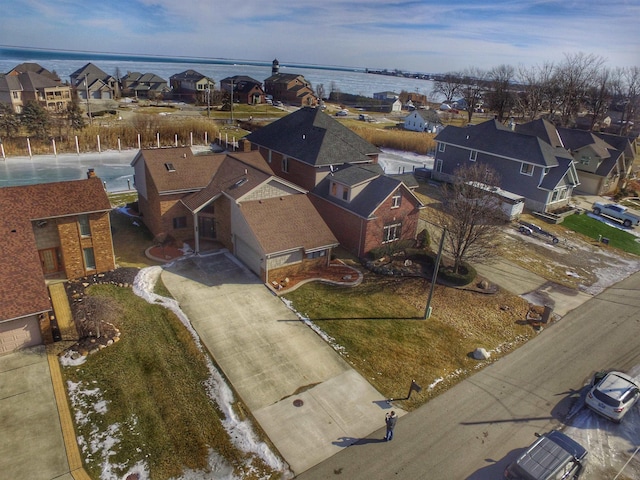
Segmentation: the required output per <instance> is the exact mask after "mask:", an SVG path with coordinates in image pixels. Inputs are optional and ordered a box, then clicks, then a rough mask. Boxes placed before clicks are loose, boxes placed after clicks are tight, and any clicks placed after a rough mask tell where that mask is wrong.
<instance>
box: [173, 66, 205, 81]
mask: <svg viewBox="0 0 640 480" xmlns="http://www.w3.org/2000/svg"><path fill="white" fill-rule="evenodd" d="M203 78H207V77H206V76H205V75H203V74H201V73H200V72H196V71H195V70H192V69H189V70H185V71H184V72H180V73H176V74H175V75H171V77H170V80H181V81H186V80H189V81H192V82H199V81H200V80H202V79H203Z"/></svg>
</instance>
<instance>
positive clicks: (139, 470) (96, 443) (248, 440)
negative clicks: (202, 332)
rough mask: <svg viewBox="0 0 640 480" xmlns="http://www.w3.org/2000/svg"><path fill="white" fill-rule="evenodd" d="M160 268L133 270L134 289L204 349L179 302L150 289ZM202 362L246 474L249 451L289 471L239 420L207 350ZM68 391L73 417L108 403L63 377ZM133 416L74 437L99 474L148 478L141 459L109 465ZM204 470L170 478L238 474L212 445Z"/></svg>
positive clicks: (83, 418) (227, 479) (221, 479)
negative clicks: (170, 314) (95, 460)
mask: <svg viewBox="0 0 640 480" xmlns="http://www.w3.org/2000/svg"><path fill="white" fill-rule="evenodd" d="M161 273H162V267H159V266H154V267H147V268H144V269H142V270H140V272H139V273H138V275H137V276H136V278H135V280H134V285H133V292H134V293H135V294H136V295H138V296H139V297H141V298H143V299H145V300H146V301H147V302H149V303H153V304H159V305H162V306H164V307H165V308H168V309H169V310H171V311H172V312H173V313H175V314H176V316H177V317H178V318H179V319H180V321H181V322H182V323H183V325H184V326H185V327H186V328H187V330H189V332H190V333H191V335H192V336H193V339H194V341H195V343H196V345H197V346H198V348H200V349H201V350H202V351H204V349H203V346H202V343H201V342H200V338H199V337H198V334H197V333H196V331H195V330H194V328H193V327H192V326H191V323H190V322H189V319H188V318H187V316H186V315H185V314H184V312H183V311H182V310H181V309H180V307H179V305H178V302H176V301H175V300H173V299H170V298H166V297H162V296H160V295H156V294H155V293H153V289H154V286H155V284H156V282H157V280H158V278H159V277H160V274H161ZM206 358H207V366H208V368H209V374H210V376H209V380H208V382H207V385H206V388H207V392H208V394H209V397H210V398H211V399H212V401H214V402H216V404H217V405H218V406H219V408H220V410H221V411H222V412H223V414H224V420H223V421H222V424H223V426H224V428H225V430H226V431H227V434H228V435H229V438H230V439H231V441H232V442H233V444H234V445H235V446H236V447H237V448H238V449H240V450H241V451H243V452H245V453H248V454H249V459H248V461H247V464H245V466H244V467H245V470H244V473H245V474H249V473H250V472H251V473H252V474H253V475H257V474H258V473H257V471H256V470H255V468H254V467H253V466H252V464H251V456H254V457H258V458H260V459H261V460H262V461H263V462H264V463H265V464H267V465H268V466H269V467H270V468H271V469H273V470H274V471H277V472H282V474H283V478H289V477H290V476H291V474H290V472H289V469H288V466H287V465H286V464H285V463H284V462H283V461H282V460H281V459H280V458H279V457H278V456H277V455H275V454H274V453H273V452H272V451H271V449H270V448H269V446H268V445H267V444H266V443H264V442H263V441H261V440H260V439H259V438H258V436H257V435H256V433H255V431H254V429H253V425H252V424H251V423H250V422H249V421H247V420H241V419H240V418H239V417H238V415H237V414H236V412H235V410H234V409H233V404H234V403H235V402H236V400H235V398H234V396H233V392H232V391H231V389H230V388H229V386H228V385H227V384H226V382H225V380H224V379H223V377H222V375H221V374H220V372H218V370H217V369H216V367H215V366H214V365H213V363H212V362H211V360H210V359H209V357H208V356H207V357H206ZM83 361H84V357H81V358H80V359H76V360H72V359H71V358H70V357H64V358H62V359H61V363H63V364H64V365H78V364H81V363H82V362H83ZM68 391H69V397H70V400H71V403H72V405H73V406H74V411H75V417H76V422H77V423H78V424H86V423H88V422H90V421H91V417H92V416H94V415H100V414H103V413H104V412H105V411H106V410H107V409H108V408H109V406H108V404H107V403H106V402H105V401H104V399H103V398H102V397H101V393H100V390H99V389H98V388H95V387H94V388H89V387H88V386H87V385H81V384H78V383H73V382H68ZM135 423H136V419H129V420H128V421H127V425H110V426H109V427H108V428H107V430H106V431H104V430H103V431H99V430H98V429H97V428H95V429H94V430H93V431H92V436H91V438H89V439H86V438H83V437H79V438H78V443H79V445H80V448H81V449H82V452H83V455H84V456H85V457H86V458H91V457H94V456H97V457H99V458H100V461H101V462H102V473H101V479H103V480H119V479H120V478H123V479H124V478H129V475H132V474H137V475H138V477H137V478H138V479H139V480H150V478H149V472H148V468H147V466H146V465H145V463H144V462H142V461H141V462H138V463H136V464H135V465H133V466H130V467H129V470H128V471H127V472H126V473H125V474H124V475H123V476H122V477H120V476H118V475H116V474H115V472H114V468H115V467H117V468H119V469H123V468H126V465H113V464H112V463H111V462H110V460H109V457H111V456H112V455H113V454H114V449H115V448H117V445H118V444H119V443H120V440H119V435H118V431H119V430H120V429H121V428H130V427H131V426H132V425H135ZM209 468H210V471H209V472H204V471H194V470H187V471H185V472H184V473H183V475H182V476H180V477H177V478H176V479H174V480H205V479H210V478H215V479H216V480H240V478H239V477H237V476H235V475H234V474H233V467H232V466H231V465H229V464H228V462H227V461H226V460H225V459H224V458H222V457H221V456H220V455H218V454H217V453H216V452H214V451H213V450H212V451H210V452H209Z"/></svg>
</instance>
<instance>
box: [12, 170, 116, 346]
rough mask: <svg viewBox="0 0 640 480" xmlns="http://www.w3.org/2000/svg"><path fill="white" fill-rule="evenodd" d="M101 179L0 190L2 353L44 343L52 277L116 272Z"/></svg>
mask: <svg viewBox="0 0 640 480" xmlns="http://www.w3.org/2000/svg"><path fill="white" fill-rule="evenodd" d="M110 210H111V205H110V203H109V199H108V198H107V195H106V192H105V191H104V188H103V185H102V182H101V181H100V179H99V178H96V177H94V176H92V177H91V178H88V179H86V180H78V181H69V182H55V183H45V184H38V185H27V186H20V187H4V188H0V227H1V228H2V237H1V238H0V242H1V243H2V252H3V254H2V256H0V290H1V291H2V301H1V302H0V354H3V353H8V352H11V351H13V350H16V349H18V348H23V347H28V346H32V345H37V344H39V343H41V342H42V338H41V334H40V329H39V322H40V320H41V319H42V318H43V316H46V315H47V314H48V312H49V311H50V310H51V302H50V300H49V295H48V291H47V288H46V284H45V282H46V280H47V279H48V278H68V279H72V278H78V277H83V276H85V275H90V274H94V273H100V272H105V271H109V270H112V269H114V268H115V257H114V253H113V243H112V238H111V223H110V220H109V212H110Z"/></svg>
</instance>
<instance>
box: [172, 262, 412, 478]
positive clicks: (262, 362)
mask: <svg viewBox="0 0 640 480" xmlns="http://www.w3.org/2000/svg"><path fill="white" fill-rule="evenodd" d="M162 280H163V282H164V284H165V286H166V287H167V288H168V289H169V291H170V292H171V294H172V295H173V296H174V297H175V298H176V300H177V301H178V302H179V303H180V307H181V308H182V310H183V311H184V312H185V314H186V315H187V316H188V317H189V319H190V321H191V324H192V325H193V327H194V328H195V330H196V331H197V333H198V335H199V336H200V338H201V340H202V342H203V344H204V345H205V346H206V347H207V349H208V350H209V351H210V353H211V355H212V356H213V357H214V359H215V361H216V362H217V364H218V365H219V366H220V368H221V370H222V371H223V373H224V375H225V376H226V377H227V378H228V379H229V381H230V383H231V384H232V385H233V387H234V389H235V390H236V391H237V392H238V394H239V395H240V397H241V398H242V401H243V402H244V403H245V404H246V405H247V406H248V407H249V409H250V410H251V413H252V414H253V415H254V417H255V418H256V419H257V421H258V422H259V423H260V425H261V427H262V428H263V430H264V431H265V432H266V434H267V435H268V436H269V438H270V439H271V441H272V442H273V444H274V445H275V446H276V448H277V449H278V450H279V452H280V453H281V455H282V456H283V457H284V459H285V460H286V461H287V462H288V463H289V465H290V467H291V469H292V470H293V472H294V473H296V474H298V473H301V472H303V471H305V470H307V469H308V468H310V467H312V466H313V465H315V464H317V463H319V462H321V461H323V460H325V459H326V458H328V457H330V456H332V455H334V454H335V453H337V452H338V451H340V450H341V449H343V448H344V447H346V446H348V445H350V444H351V443H354V442H355V441H357V440H358V439H359V438H362V437H365V436H367V435H369V434H370V433H371V432H372V431H374V430H376V429H378V428H381V427H382V426H383V425H384V413H385V410H387V409H389V408H391V406H390V405H389V404H387V402H386V401H385V399H384V397H383V396H382V395H381V394H380V393H379V392H377V391H376V390H375V389H374V388H373V387H372V386H371V385H370V384H369V383H368V382H367V381H366V380H365V379H364V378H363V377H362V376H360V375H359V374H358V373H357V372H356V371H355V370H353V369H352V368H351V367H350V366H349V365H348V364H347V363H346V362H345V361H344V360H343V359H342V358H341V357H340V355H338V354H337V353H336V352H335V351H334V350H333V349H332V348H331V347H330V346H329V345H328V344H327V343H326V342H325V341H324V340H322V339H321V338H320V337H319V336H318V335H317V334H316V333H315V332H314V331H313V330H312V329H310V328H309V327H308V326H306V325H305V324H304V323H303V322H301V321H300V320H299V319H298V318H297V316H296V315H295V314H294V313H293V312H292V311H291V310H290V309H289V308H287V307H286V305H285V304H284V303H283V302H282V300H280V299H279V298H278V297H276V296H275V295H273V293H272V292H271V291H270V290H268V289H267V288H266V287H265V285H264V284H263V283H262V282H261V281H260V280H259V279H258V278H257V277H256V276H255V275H254V274H253V273H251V272H249V271H248V270H247V269H246V268H245V267H244V266H243V265H242V264H240V263H239V262H238V260H236V259H235V257H233V256H232V255H230V254H229V253H221V254H215V255H209V256H201V257H191V258H187V259H183V260H181V261H177V262H174V263H173V264H171V265H169V266H167V267H166V268H165V270H164V271H163V273H162ZM396 410H398V409H396ZM401 413H403V412H401Z"/></svg>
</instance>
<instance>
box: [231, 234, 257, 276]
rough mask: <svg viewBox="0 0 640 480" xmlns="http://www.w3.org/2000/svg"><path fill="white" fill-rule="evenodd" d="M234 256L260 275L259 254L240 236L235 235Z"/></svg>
mask: <svg viewBox="0 0 640 480" xmlns="http://www.w3.org/2000/svg"><path fill="white" fill-rule="evenodd" d="M235 240H236V257H238V258H239V259H240V260H242V261H243V262H244V264H245V265H246V266H247V267H249V269H250V270H251V271H252V272H253V273H255V274H256V275H258V276H260V270H261V266H260V254H259V253H258V252H256V251H255V250H254V249H253V248H251V247H250V246H249V244H247V243H246V242H245V241H244V240H242V239H241V238H240V237H236V239H235Z"/></svg>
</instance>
